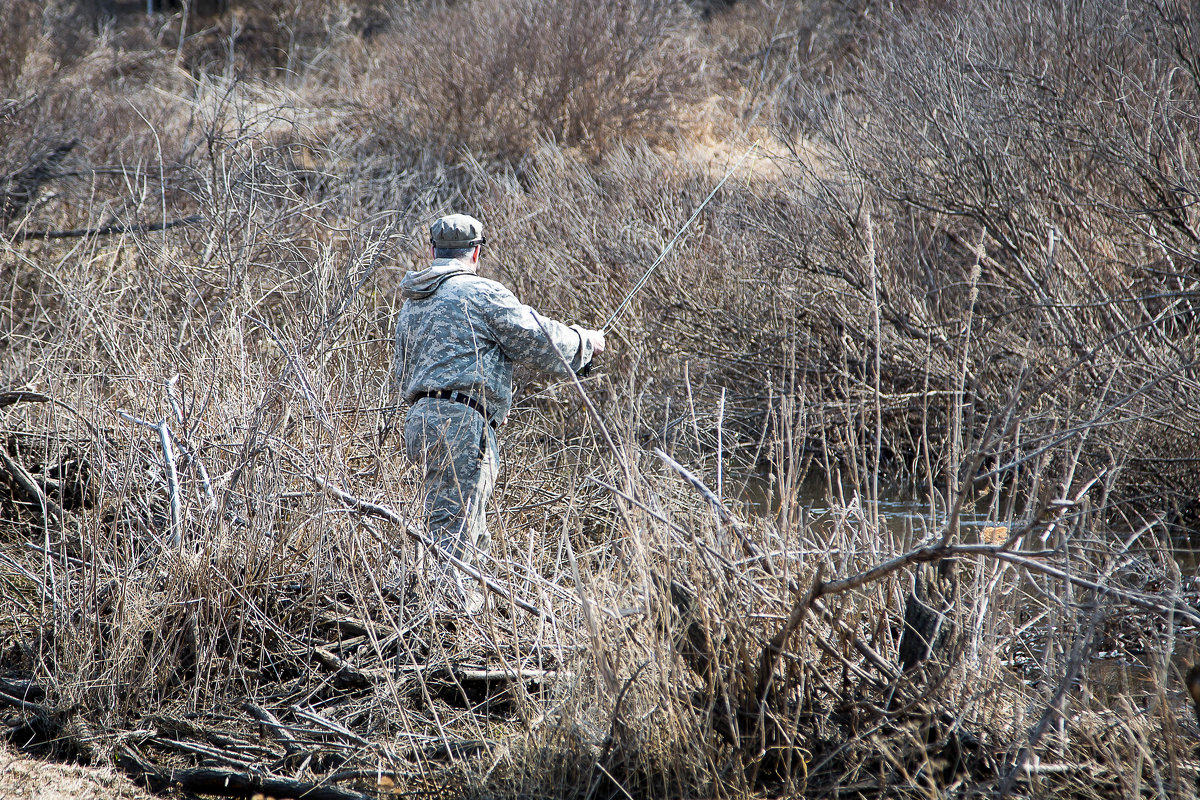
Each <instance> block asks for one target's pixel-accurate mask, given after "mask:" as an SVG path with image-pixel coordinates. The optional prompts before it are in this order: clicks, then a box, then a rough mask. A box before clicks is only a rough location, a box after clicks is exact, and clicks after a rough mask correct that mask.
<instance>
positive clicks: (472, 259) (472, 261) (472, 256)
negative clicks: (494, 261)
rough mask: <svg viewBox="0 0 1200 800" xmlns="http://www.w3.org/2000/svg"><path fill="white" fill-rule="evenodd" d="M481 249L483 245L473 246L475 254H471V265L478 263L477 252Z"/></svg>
mask: <svg viewBox="0 0 1200 800" xmlns="http://www.w3.org/2000/svg"><path fill="white" fill-rule="evenodd" d="M482 247H483V245H478V244H477V245H475V252H473V253H471V263H472V264H478V263H479V251H480V250H481V249H482Z"/></svg>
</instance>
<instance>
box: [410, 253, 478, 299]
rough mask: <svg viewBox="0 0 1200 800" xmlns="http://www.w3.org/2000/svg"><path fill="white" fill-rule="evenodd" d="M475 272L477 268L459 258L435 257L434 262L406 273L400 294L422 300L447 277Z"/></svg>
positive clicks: (434, 290)
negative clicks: (421, 268) (472, 267)
mask: <svg viewBox="0 0 1200 800" xmlns="http://www.w3.org/2000/svg"><path fill="white" fill-rule="evenodd" d="M474 274H475V270H473V269H471V267H470V266H469V265H468V264H466V263H464V262H462V261H459V260H458V259H454V258H438V259H434V262H433V263H432V264H430V265H429V266H428V267H426V268H425V269H423V270H419V271H417V272H406V273H404V279H403V280H402V281H400V296H401V297H403V298H404V299H405V300H407V299H409V298H412V299H414V300H420V299H421V298H423V297H429V295H431V294H433V293H434V292H436V291H437V288H438V287H439V286H441V285H442V282H443V281H445V280H446V279H447V278H453V277H454V276H455V275H474Z"/></svg>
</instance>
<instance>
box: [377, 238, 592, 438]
mask: <svg viewBox="0 0 1200 800" xmlns="http://www.w3.org/2000/svg"><path fill="white" fill-rule="evenodd" d="M400 286H401V290H402V296H403V297H404V305H403V307H402V308H401V309H400V316H399V319H398V320H397V323H396V366H395V368H396V378H397V381H398V385H399V388H400V391H401V393H402V394H403V396H404V399H405V400H406V401H408V402H410V403H411V402H412V401H413V399H414V398H415V397H416V395H417V394H418V393H420V392H434V391H438V390H441V389H449V390H456V391H460V392H466V393H467V394H469V395H471V396H472V397H473V398H475V400H477V401H478V402H480V403H482V404H483V405H484V407H485V408H486V409H487V416H488V418H489V419H491V420H492V421H494V422H497V423H499V422H503V421H504V419H505V418H506V417H507V416H508V412H509V409H510V408H511V407H512V377H513V365H514V363H519V364H525V365H527V366H530V367H534V368H536V369H539V370H541V371H543V372H547V373H549V374H551V375H554V376H557V377H561V378H566V377H570V372H568V371H567V369H566V368H565V367H564V366H563V363H562V361H563V360H565V361H566V362H567V364H569V365H570V368H571V370H572V371H575V372H578V371H580V370H581V369H583V368H584V367H586V366H587V365H588V364H589V363H590V362H591V360H592V341H591V339H590V337H588V336H587V335H586V329H584V328H581V327H579V326H578V325H571V326H567V325H564V324H563V323H561V322H556V321H554V320H552V319H548V318H546V317H543V316H541V315H540V314H538V313H537V312H536V311H534V310H533V309H532V308H530V307H529V306H527V305H524V304H523V303H521V302H520V301H519V300H517V298H516V296H515V295H513V293H512V292H510V291H509V290H508V289H506V288H504V286H502V285H501V284H499V283H497V282H496V281H491V280H488V279H486V278H481V277H479V276H478V275H476V274H475V273H474V272H473V271H472V270H471V268H470V266H469V265H467V264H466V263H464V262H462V261H456V260H453V259H448V258H439V259H435V260H434V262H433V264H432V265H431V266H429V267H428V268H426V269H423V270H421V271H419V272H409V273H407V274H406V275H405V276H404V280H403V281H402V282H401V284H400ZM539 321H540V323H541V324H540V325H539V324H538V323H539ZM542 328H545V332H543V330H542ZM547 334H549V338H547ZM556 349H557V351H558V353H561V354H562V360H560V359H559V356H558V355H557V354H556V353H555V350H556Z"/></svg>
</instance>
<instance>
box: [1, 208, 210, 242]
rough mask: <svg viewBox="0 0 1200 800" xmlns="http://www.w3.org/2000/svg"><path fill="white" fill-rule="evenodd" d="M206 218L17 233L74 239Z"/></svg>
mask: <svg viewBox="0 0 1200 800" xmlns="http://www.w3.org/2000/svg"><path fill="white" fill-rule="evenodd" d="M203 219H204V215H202V214H192V215H191V216H190V217H183V218H182V219H173V220H170V221H166V222H147V223H144V224H141V225H126V224H124V223H117V224H116V225H104V226H102V227H99V228H75V229H74V230H69V231H22V232H18V233H17V234H16V238H18V239H73V238H79V237H81V236H110V235H112V234H114V233H153V232H155V231H165V230H168V229H170V228H177V227H179V226H180V225H195V224H196V223H197V222H201V221H202V220H203Z"/></svg>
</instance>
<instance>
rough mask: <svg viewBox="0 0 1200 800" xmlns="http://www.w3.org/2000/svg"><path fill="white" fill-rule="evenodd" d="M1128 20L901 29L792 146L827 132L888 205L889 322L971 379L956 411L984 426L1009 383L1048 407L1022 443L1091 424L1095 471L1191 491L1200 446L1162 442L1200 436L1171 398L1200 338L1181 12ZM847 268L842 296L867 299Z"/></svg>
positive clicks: (806, 122) (1021, 7) (823, 93)
mask: <svg viewBox="0 0 1200 800" xmlns="http://www.w3.org/2000/svg"><path fill="white" fill-rule="evenodd" d="M1139 9H1140V10H1139V11H1138V12H1136V13H1135V12H1134V11H1133V10H1130V9H1127V8H1126V7H1125V6H1122V5H1121V4H1119V3H1117V4H1111V5H1103V6H1100V7H1097V6H1092V5H1088V4H1082V5H1079V6H1078V7H1076V5H1073V4H1068V5H1067V6H1064V7H1049V6H1044V5H1043V4H1039V3H1028V4H1017V5H1008V6H1005V7H1003V8H990V7H983V6H972V7H969V8H962V9H951V10H947V11H945V12H941V13H937V14H933V15H930V16H929V17H928V18H926V19H924V21H922V22H921V24H914V23H911V22H909V21H907V20H906V19H905V18H903V17H898V18H894V19H892V21H891V25H890V27H889V26H884V28H883V32H882V33H881V34H880V36H879V37H878V38H877V41H876V43H875V44H874V45H872V47H871V48H870V49H869V50H868V51H867V52H866V53H865V54H864V57H863V63H862V66H861V68H859V69H858V70H856V71H853V72H852V73H850V74H848V75H846V76H845V77H844V78H837V79H833V80H829V81H823V82H820V83H817V84H815V85H809V86H807V87H806V88H805V90H804V91H802V92H797V94H796V95H795V96H794V97H793V101H792V109H793V110H794V113H793V116H792V120H793V121H794V122H795V123H796V125H795V127H793V128H791V129H790V130H789V134H788V135H789V136H795V135H796V134H798V133H800V132H803V131H808V132H810V133H812V132H815V129H814V128H812V127H811V125H812V124H813V122H814V120H822V122H821V123H819V125H818V128H819V136H820V137H821V140H822V141H824V142H826V143H827V144H828V146H829V147H831V148H832V152H833V153H835V154H836V158H837V159H839V160H840V161H841V163H842V164H843V165H844V168H845V170H846V174H847V175H848V176H852V178H853V179H854V180H855V181H858V182H859V185H860V186H862V187H869V189H870V190H872V191H876V192H878V193H879V196H880V197H882V198H883V204H882V205H881V206H879V207H878V209H877V210H876V212H875V222H876V231H875V236H876V244H877V249H878V252H879V253H880V254H881V255H880V269H881V274H880V276H879V287H878V288H880V290H881V291H883V292H884V293H883V294H881V295H880V296H881V297H882V298H883V301H884V309H885V310H884V312H883V313H884V314H885V315H886V316H888V317H889V319H888V320H887V321H888V323H889V324H890V326H891V327H893V328H894V329H895V330H896V333H897V334H899V335H900V336H908V337H913V336H919V337H923V338H926V339H927V340H928V341H930V342H931V343H933V345H934V347H935V349H940V350H942V352H943V353H944V354H945V356H946V357H947V358H948V359H949V360H950V361H951V363H954V362H958V363H962V364H964V365H966V367H967V369H968V370H969V378H968V380H967V381H966V382H965V384H964V385H965V388H966V390H967V396H968V397H969V398H970V400H969V404H970V405H969V408H968V409H967V410H966V411H965V412H964V413H967V414H968V415H970V414H977V415H979V416H978V417H977V419H986V418H987V416H988V415H990V414H992V413H993V412H994V410H995V409H997V408H1000V407H1002V406H1003V404H1004V403H1005V398H1006V396H1007V394H1006V392H1007V389H1008V387H1012V386H1014V385H1020V386H1022V387H1023V388H1022V392H1023V393H1024V394H1025V395H1026V400H1025V407H1033V406H1035V405H1037V404H1045V403H1050V404H1051V405H1052V406H1053V407H1054V408H1055V409H1056V411H1055V412H1054V413H1046V414H1042V415H1039V416H1038V418H1037V422H1035V423H1033V428H1030V433H1032V430H1033V429H1034V428H1037V429H1040V430H1041V433H1040V434H1039V435H1040V436H1043V437H1048V438H1053V437H1054V436H1055V435H1057V434H1055V433H1054V431H1055V430H1071V429H1073V428H1075V427H1076V426H1081V425H1084V426H1086V425H1090V424H1091V423H1094V422H1097V421H1100V420H1101V419H1104V421H1105V423H1106V425H1105V430H1106V432H1107V435H1092V436H1089V437H1087V440H1088V443H1087V449H1088V452H1090V453H1091V454H1092V456H1093V457H1094V459H1095V461H1094V463H1092V464H1091V465H1090V467H1089V472H1091V473H1092V474H1093V475H1095V474H1100V473H1102V472H1103V471H1104V470H1105V469H1112V468H1115V464H1116V462H1114V460H1113V459H1112V457H1111V454H1112V453H1113V452H1120V453H1124V454H1127V455H1128V456H1129V457H1130V460H1129V461H1128V462H1127V463H1128V466H1129V467H1130V469H1131V470H1132V474H1131V475H1130V478H1131V479H1132V483H1133V485H1138V484H1141V483H1142V480H1143V479H1142V477H1137V476H1143V475H1146V474H1147V473H1148V472H1149V473H1154V478H1153V479H1152V480H1154V481H1159V484H1158V485H1160V486H1162V485H1164V483H1165V484H1166V485H1170V486H1172V489H1173V491H1176V492H1179V493H1180V495H1181V496H1183V497H1195V496H1196V495H1197V491H1198V487H1197V486H1196V485H1195V482H1194V475H1195V472H1194V470H1191V469H1190V468H1186V469H1181V468H1180V466H1179V465H1180V463H1181V462H1179V461H1178V459H1180V458H1184V459H1187V458H1188V457H1189V456H1188V455H1187V454H1189V453H1194V452H1195V447H1196V441H1195V439H1194V437H1192V436H1190V435H1185V436H1184V437H1176V436H1174V435H1169V436H1164V435H1163V433H1164V432H1165V431H1167V430H1187V431H1192V430H1195V429H1196V422H1197V420H1196V418H1195V415H1194V412H1193V411H1192V410H1191V409H1192V408H1194V407H1195V405H1196V403H1195V401H1194V400H1192V401H1186V400H1182V399H1181V398H1184V397H1194V392H1195V386H1194V378H1193V377H1192V376H1193V374H1194V370H1193V369H1192V367H1190V366H1189V363H1188V361H1187V358H1186V356H1184V354H1185V353H1187V352H1190V351H1191V350H1193V349H1194V347H1195V342H1196V336H1197V332H1198V325H1197V316H1196V309H1197V297H1198V283H1197V282H1198V280H1200V269H1198V265H1200V261H1198V260H1197V255H1196V249H1195V241H1196V240H1197V233H1198V231H1200V229H1198V228H1197V225H1198V219H1200V218H1197V216H1196V213H1195V204H1194V202H1193V197H1192V193H1191V190H1190V189H1189V188H1188V186H1190V184H1191V183H1192V182H1194V177H1195V175H1196V174H1197V172H1198V171H1200V151H1198V150H1197V148H1196V146H1195V142H1196V139H1195V137H1194V136H1192V135H1190V134H1189V131H1190V130H1191V128H1192V127H1194V122H1193V120H1194V118H1195V114H1196V109H1197V103H1198V102H1200V94H1198V93H1197V84H1196V81H1195V79H1194V70H1193V68H1192V66H1193V65H1194V63H1195V57H1194V54H1195V52H1196V51H1195V46H1196V43H1195V42H1194V41H1193V40H1192V38H1191V37H1192V35H1193V34H1192V31H1193V28H1191V27H1189V25H1190V23H1189V22H1188V18H1187V17H1186V12H1185V10H1184V9H1183V8H1182V7H1178V6H1175V5H1163V6H1162V7H1156V6H1153V5H1146V6H1139ZM798 85H800V84H791V85H790V87H789V90H790V89H794V88H795V87H796V86H798ZM833 182H834V181H833V180H827V181H826V184H827V185H832V184H833ZM843 217H844V218H845V219H846V221H847V222H848V223H849V224H850V225H851V226H855V227H857V226H859V225H861V218H858V217H857V216H856V212H854V211H853V210H851V212H850V213H848V214H843ZM860 230H861V228H860ZM858 238H860V240H861V239H863V238H865V237H862V236H861V234H859V236H858ZM980 246H982V247H983V252H982V253H981V252H980V251H979V250H978V248H979V247H980ZM859 263H860V265H866V261H865V260H863V261H860V262H859ZM847 266H848V268H847V269H844V270H839V271H840V272H841V273H842V276H843V278H844V279H845V280H846V281H847V283H849V284H850V285H856V286H858V287H866V286H868V285H870V284H871V282H872V279H871V276H870V274H869V273H868V272H865V271H864V270H863V269H862V267H861V266H860V267H858V268H855V266H854V265H853V264H852V263H851V264H848V265H847ZM905 306H907V307H908V309H909V310H904V307H905ZM1035 398H1036V399H1035ZM1131 401H1132V405H1131V404H1130V403H1131ZM1081 406H1082V407H1083V408H1085V409H1087V410H1086V411H1084V412H1083V414H1082V415H1080V414H1079V412H1080V408H1081ZM1042 407H1043V408H1045V407H1046V406H1045V405H1042ZM1109 414H1111V415H1115V419H1121V420H1123V423H1122V424H1120V425H1114V424H1112V423H1113V422H1114V417H1108V416H1106V415H1109ZM1094 415H1099V416H1094ZM1030 422H1031V423H1032V422H1033V421H1032V420H1031V421H1030ZM1068 438H1069V437H1068ZM1021 450H1022V448H1021V447H1020V446H1016V449H1015V450H1014V451H1012V452H1010V454H1009V455H1007V456H999V455H997V465H1001V464H1005V463H1010V462H1012V463H1015V462H1016V461H1018V460H1019V459H1020V455H1019V453H1020V451H1021ZM1117 461H1120V462H1121V463H1126V462H1124V461H1122V460H1121V459H1117ZM1164 479H1165V480H1164ZM1140 493H1141V491H1140V490H1138V489H1135V490H1132V491H1131V492H1130V495H1131V496H1137V495H1139V494H1140Z"/></svg>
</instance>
